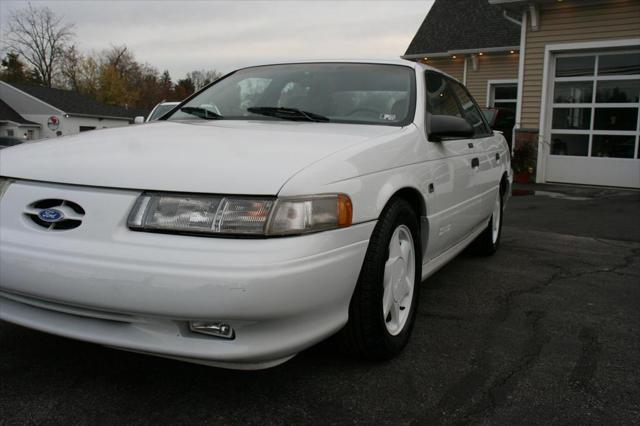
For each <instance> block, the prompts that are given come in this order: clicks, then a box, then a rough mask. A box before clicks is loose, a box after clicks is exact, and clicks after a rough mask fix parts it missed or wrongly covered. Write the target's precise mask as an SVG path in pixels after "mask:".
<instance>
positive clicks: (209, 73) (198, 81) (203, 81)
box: [187, 70, 222, 90]
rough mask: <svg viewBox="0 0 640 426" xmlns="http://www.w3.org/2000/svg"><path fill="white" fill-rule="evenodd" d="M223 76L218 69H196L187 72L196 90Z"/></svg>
mask: <svg viewBox="0 0 640 426" xmlns="http://www.w3.org/2000/svg"><path fill="white" fill-rule="evenodd" d="M220 77H222V74H221V73H219V72H218V71H216V70H195V71H191V72H188V73H187V79H189V80H191V81H192V82H193V85H194V86H195V90H200V89H202V88H203V87H204V86H206V85H207V84H209V83H212V82H214V81H216V80H217V79H219V78H220Z"/></svg>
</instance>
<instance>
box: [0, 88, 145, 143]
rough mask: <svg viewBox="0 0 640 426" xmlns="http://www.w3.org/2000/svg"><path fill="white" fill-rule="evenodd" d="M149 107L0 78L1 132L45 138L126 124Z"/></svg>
mask: <svg viewBox="0 0 640 426" xmlns="http://www.w3.org/2000/svg"><path fill="white" fill-rule="evenodd" d="M144 115H145V111H142V110H138V109H134V108H122V107H118V106H113V105H105V104H102V103H99V102H96V101H94V100H93V99H91V98H89V97H87V96H84V95H82V94H80V93H78V92H74V91H71V90H61V89H53V88H49V87H40V86H31V85H25V84H17V83H7V82H5V81H0V136H14V137H17V138H21V139H44V138H55V137H58V136H66V135H73V134H76V133H79V132H83V131H87V130H96V129H105V128H108V127H118V126H126V125H129V124H131V123H133V120H134V118H135V117H136V116H144Z"/></svg>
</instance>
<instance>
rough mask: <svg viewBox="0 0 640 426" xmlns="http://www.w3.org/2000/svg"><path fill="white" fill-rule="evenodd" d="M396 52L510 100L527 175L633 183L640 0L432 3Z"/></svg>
mask: <svg viewBox="0 0 640 426" xmlns="http://www.w3.org/2000/svg"><path fill="white" fill-rule="evenodd" d="M403 57H404V58H407V59H412V60H418V61H421V62H425V63H427V64H429V65H432V66H435V67H436V68H440V69H441V70H443V71H445V72H447V73H448V74H450V75H452V76H453V77H455V78H457V79H459V80H460V81H463V82H464V83H465V84H466V85H467V87H468V88H469V90H470V92H471V93H472V94H473V95H474V97H475V98H476V99H477V100H478V102H479V103H480V104H482V105H485V106H504V105H505V103H504V102H503V101H507V102H512V105H515V109H516V120H515V121H516V122H515V129H514V132H515V145H514V147H515V158H514V163H515V164H518V161H519V160H522V159H518V158H517V156H518V153H528V154H522V155H530V156H532V157H533V158H532V163H531V164H532V166H531V169H532V172H533V173H532V179H534V180H535V181H537V182H560V183H575V184H588V185H605V186H619V187H630V188H640V140H639V139H640V1H638V0H526V1H525V0H436V2H435V4H434V5H433V7H432V9H431V11H430V12H429V14H428V15H427V17H426V19H425V21H424V22H423V24H422V26H421V28H420V29H419V31H418V33H417V34H416V36H415V37H414V39H413V41H412V42H411V44H410V45H409V48H408V49H407V52H406V53H405V55H404V56H403ZM505 97H507V98H509V97H510V98H512V99H507V98H505ZM523 147H524V148H526V147H529V148H531V149H523ZM520 162H521V163H522V161H520Z"/></svg>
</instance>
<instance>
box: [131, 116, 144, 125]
mask: <svg viewBox="0 0 640 426" xmlns="http://www.w3.org/2000/svg"><path fill="white" fill-rule="evenodd" d="M143 123H144V117H143V116H141V115H139V116H137V117H136V118H134V119H133V124H143Z"/></svg>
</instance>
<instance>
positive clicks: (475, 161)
mask: <svg viewBox="0 0 640 426" xmlns="http://www.w3.org/2000/svg"><path fill="white" fill-rule="evenodd" d="M476 167H480V159H479V158H478V157H474V158H472V159H471V168H473V169H475V168H476Z"/></svg>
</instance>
